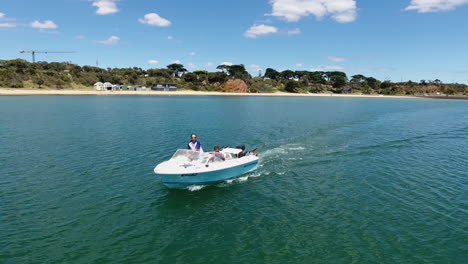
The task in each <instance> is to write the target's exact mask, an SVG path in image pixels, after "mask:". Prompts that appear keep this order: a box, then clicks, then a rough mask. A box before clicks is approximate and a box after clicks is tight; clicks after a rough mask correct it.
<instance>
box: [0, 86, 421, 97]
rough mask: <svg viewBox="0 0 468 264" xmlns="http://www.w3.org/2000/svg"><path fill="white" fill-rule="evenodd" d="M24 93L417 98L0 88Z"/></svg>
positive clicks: (12, 93) (13, 93) (3, 93)
mask: <svg viewBox="0 0 468 264" xmlns="http://www.w3.org/2000/svg"><path fill="white" fill-rule="evenodd" d="M26 95H105V96H112V95H154V96H299V97H358V98H359V97H361V98H405V99H409V98H413V99H414V98H418V97H415V96H390V95H385V96H384V95H368V94H365V95H360V94H330V93H323V94H293V93H285V92H276V93H223V92H207V91H176V92H159V91H94V90H48V89H12V88H0V96H26Z"/></svg>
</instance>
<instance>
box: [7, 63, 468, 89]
mask: <svg viewBox="0 0 468 264" xmlns="http://www.w3.org/2000/svg"><path fill="white" fill-rule="evenodd" d="M216 69H217V70H218V71H216V72H208V71H205V70H195V71H192V72H190V71H188V70H187V69H186V68H185V67H184V65H182V64H179V63H172V64H169V65H167V66H166V68H158V69H148V70H144V69H142V68H139V67H133V68H107V69H103V68H99V67H94V66H79V65H76V64H73V63H68V62H50V63H49V62H36V63H30V62H27V61H25V60H22V59H15V60H0V87H6V88H52V89H89V88H91V87H92V86H93V85H94V83H96V82H111V83H113V84H127V85H141V86H152V85H154V84H156V83H175V84H177V86H178V88H179V89H187V90H195V91H199V90H201V91H226V90H224V87H225V84H226V83H227V82H228V81H229V80H234V79H235V80H241V81H242V82H243V83H245V85H246V86H247V87H248V91H249V92H250V93H258V92H264V93H271V92H276V91H284V92H290V93H362V94H385V95H421V94H437V93H438V94H449V95H468V86H467V85H464V84H456V83H452V84H448V83H443V82H442V81H441V80H439V79H434V80H420V81H418V82H413V81H406V82H391V81H389V80H385V81H381V80H378V79H376V78H374V77H371V76H365V75H362V74H358V75H353V76H349V77H348V76H347V75H346V73H345V72H341V71H292V70H284V71H277V70H275V69H272V68H267V69H266V70H265V73H264V74H263V75H262V76H257V77H253V76H251V75H250V74H249V73H248V72H247V70H246V69H245V66H244V65H243V64H238V65H219V66H217V68H216Z"/></svg>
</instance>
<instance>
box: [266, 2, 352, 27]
mask: <svg viewBox="0 0 468 264" xmlns="http://www.w3.org/2000/svg"><path fill="white" fill-rule="evenodd" d="M270 4H271V5H272V12H271V14H269V15H271V16H276V17H280V18H283V19H285V20H286V21H289V22H296V21H299V20H300V19H301V18H302V17H306V16H309V15H315V17H316V18H317V19H322V18H323V17H325V16H327V15H330V16H331V17H332V18H333V19H334V20H336V21H337V22H340V23H347V22H352V21H354V20H356V17H357V6H356V0H270Z"/></svg>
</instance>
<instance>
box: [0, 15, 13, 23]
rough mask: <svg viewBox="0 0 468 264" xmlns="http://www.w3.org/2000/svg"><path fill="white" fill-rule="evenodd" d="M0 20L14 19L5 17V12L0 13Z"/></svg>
mask: <svg viewBox="0 0 468 264" xmlns="http://www.w3.org/2000/svg"><path fill="white" fill-rule="evenodd" d="M0 20H2V21H15V20H16V19H14V18H9V17H6V15H5V13H0ZM15 26H16V24H15Z"/></svg>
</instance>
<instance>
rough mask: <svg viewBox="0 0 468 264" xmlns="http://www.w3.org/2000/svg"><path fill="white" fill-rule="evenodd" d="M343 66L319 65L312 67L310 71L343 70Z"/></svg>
mask: <svg viewBox="0 0 468 264" xmlns="http://www.w3.org/2000/svg"><path fill="white" fill-rule="evenodd" d="M343 70H345V67H343V66H339V65H327V66H319V67H317V68H313V69H311V70H310V71H343Z"/></svg>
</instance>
